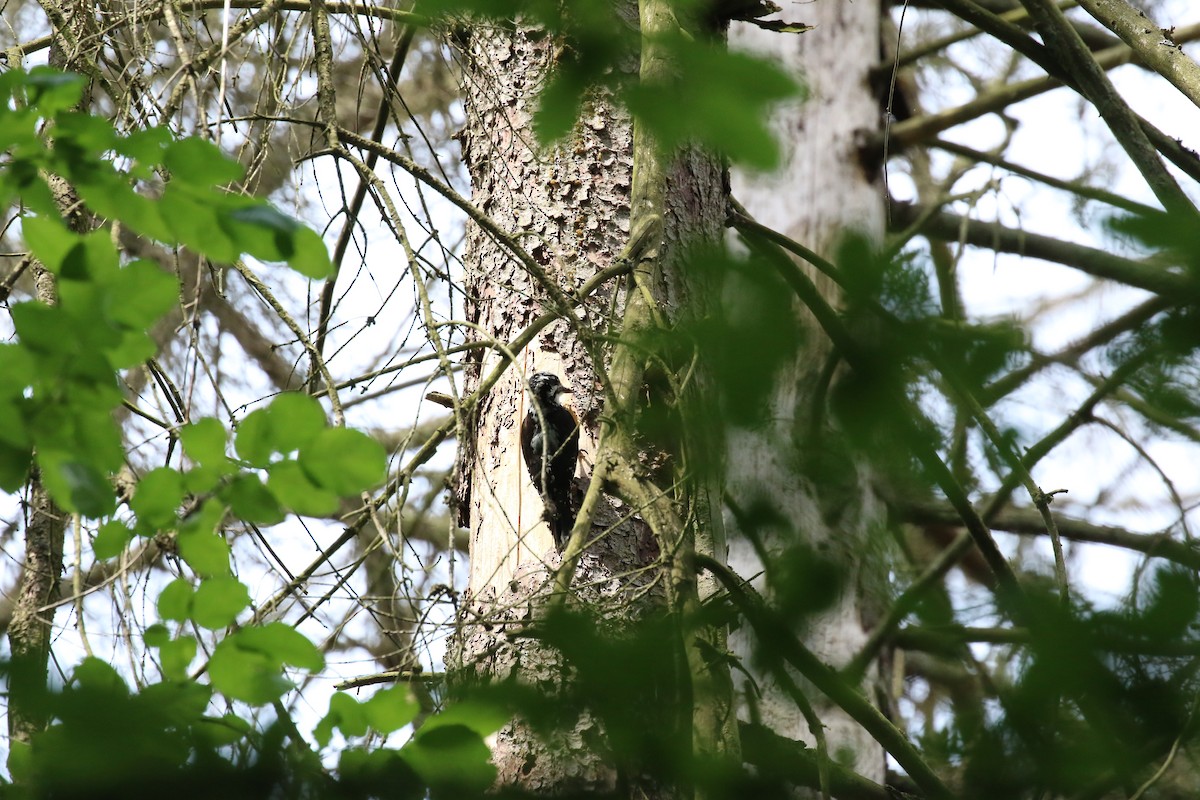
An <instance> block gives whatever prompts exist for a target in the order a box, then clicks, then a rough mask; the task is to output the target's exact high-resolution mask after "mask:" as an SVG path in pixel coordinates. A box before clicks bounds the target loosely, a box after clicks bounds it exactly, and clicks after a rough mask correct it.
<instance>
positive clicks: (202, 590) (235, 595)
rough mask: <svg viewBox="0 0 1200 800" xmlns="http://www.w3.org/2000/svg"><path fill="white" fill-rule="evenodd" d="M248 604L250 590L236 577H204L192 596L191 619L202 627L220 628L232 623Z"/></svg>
mask: <svg viewBox="0 0 1200 800" xmlns="http://www.w3.org/2000/svg"><path fill="white" fill-rule="evenodd" d="M248 605H250V592H249V591H247V589H246V587H245V585H244V584H242V582H241V581H239V580H238V579H237V578H233V577H230V576H228V575H218V576H216V577H213V578H205V579H204V580H203V581H201V583H200V586H198V587H197V588H196V594H195V596H194V597H193V598H192V619H193V620H195V622H196V624H197V625H199V626H200V627H202V628H208V629H209V630H214V631H215V630H220V629H221V628H225V627H228V626H229V625H232V624H233V622H234V620H236V619H237V616H238V614H240V613H241V612H242V609H244V608H245V607H246V606H248Z"/></svg>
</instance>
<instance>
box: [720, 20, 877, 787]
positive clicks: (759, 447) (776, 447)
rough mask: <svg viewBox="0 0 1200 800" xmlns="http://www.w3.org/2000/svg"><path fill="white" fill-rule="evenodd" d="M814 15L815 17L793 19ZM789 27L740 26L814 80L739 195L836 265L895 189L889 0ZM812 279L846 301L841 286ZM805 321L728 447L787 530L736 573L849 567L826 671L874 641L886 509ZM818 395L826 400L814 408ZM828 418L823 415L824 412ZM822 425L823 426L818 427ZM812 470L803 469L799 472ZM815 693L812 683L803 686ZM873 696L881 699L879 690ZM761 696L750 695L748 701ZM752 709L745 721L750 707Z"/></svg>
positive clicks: (775, 721)
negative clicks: (880, 94) (792, 555)
mask: <svg viewBox="0 0 1200 800" xmlns="http://www.w3.org/2000/svg"><path fill="white" fill-rule="evenodd" d="M800 13H802V14H803V19H802V20H793V19H791V18H790V17H791V16H795V15H796V14H800ZM785 16H787V17H788V18H789V21H803V22H805V23H807V24H810V25H814V26H815V28H814V29H813V30H811V31H809V32H807V33H804V34H800V35H786V34H784V35H781V34H778V33H774V32H769V31H764V30H762V29H760V28H757V27H754V26H751V25H747V24H735V25H734V26H733V28H731V30H730V46H731V47H736V48H741V49H745V50H749V51H752V52H754V53H755V54H757V55H759V56H761V57H765V58H767V59H768V60H771V61H773V62H774V63H776V64H779V65H781V66H782V67H784V68H785V69H788V70H790V71H792V72H793V74H795V75H797V76H798V77H799V78H801V79H802V80H803V82H804V83H805V84H806V85H807V87H808V94H809V97H808V99H807V100H806V101H804V102H803V103H797V104H793V105H790V106H788V107H785V108H783V109H781V110H779V111H777V112H776V115H775V117H774V119H773V121H772V125H773V128H774V131H775V134H776V138H777V140H778V141H779V142H780V144H781V146H782V148H783V151H782V152H783V166H782V168H781V169H780V170H779V171H778V172H775V173H772V174H771V175H768V176H761V175H749V174H745V173H743V172H735V173H734V174H733V176H732V180H731V185H732V193H733V196H734V198H735V199H736V200H738V201H740V202H741V203H742V204H743V205H744V206H745V208H746V210H747V211H748V212H749V213H750V214H751V215H752V216H753V217H754V218H755V219H757V220H758V221H759V222H761V223H763V224H764V225H766V226H768V227H770V228H772V229H774V230H777V231H779V232H781V233H783V234H785V235H787V236H788V237H790V238H792V239H794V240H795V241H798V242H800V243H802V244H804V245H805V246H807V247H808V248H810V249H812V250H814V251H816V252H817V253H818V254H820V255H822V256H825V257H826V258H833V257H834V256H835V250H836V247H837V243H838V240H839V237H840V236H841V235H842V233H843V232H844V231H846V230H847V229H857V230H858V231H859V232H861V233H864V234H866V235H867V236H868V237H870V238H871V239H873V240H877V241H878V240H880V239H881V238H882V236H883V233H884V209H885V205H884V190H883V186H882V183H881V182H880V181H879V180H878V175H877V174H876V171H875V170H873V169H869V168H868V167H865V166H864V164H863V161H862V159H861V158H860V156H859V152H858V149H857V145H856V143H857V142H860V141H862V135H861V134H862V132H863V131H868V132H874V131H876V130H877V129H878V128H879V127H880V123H881V110H880V104H879V100H878V98H877V96H876V95H875V93H874V92H873V91H872V88H871V86H870V85H869V83H868V70H869V69H870V68H871V66H873V65H874V64H875V62H876V60H877V58H878V55H879V53H880V38H879V37H880V25H881V18H880V4H879V2H878V1H877V0H857V2H848V0H819V1H818V2H816V3H812V4H808V5H804V6H798V7H796V8H795V9H790V8H789V9H788V10H787V11H786V12H785ZM810 274H813V279H814V281H815V282H816V283H817V285H818V286H819V287H820V288H821V289H822V291H823V292H824V293H825V294H826V297H827V298H829V299H830V300H831V301H832V302H833V303H834V304H835V305H836V303H837V299H836V292H835V290H834V286H833V284H832V282H831V281H830V280H829V279H828V278H825V277H824V276H823V275H820V274H815V273H814V272H813V271H811V270H810ZM796 316H797V320H798V323H797V324H799V325H804V326H806V327H807V328H808V329H809V336H808V338H807V345H806V346H805V347H802V348H801V349H800V350H799V352H798V356H797V358H796V360H795V361H794V363H792V364H790V365H788V366H787V367H785V368H784V369H782V370H781V371H780V373H779V374H778V376H777V380H776V382H775V388H774V391H773V393H772V400H771V410H770V413H769V415H768V419H769V420H770V422H768V423H766V424H765V425H763V426H761V427H759V428H757V429H753V430H750V429H745V428H743V429H732V430H731V433H730V444H729V450H728V453H729V455H728V459H729V464H728V473H729V476H730V479H729V482H728V485H727V487H726V488H727V491H728V493H729V495H730V496H731V498H732V499H733V501H734V504H735V506H736V507H738V508H742V509H747V508H753V507H755V504H756V503H760V502H765V503H767V504H768V506H770V507H772V508H774V509H775V511H776V512H777V513H778V515H779V518H781V519H783V520H787V521H788V524H786V525H784V526H780V527H769V528H765V529H760V530H758V531H757V533H756V535H757V536H759V537H760V538H761V539H762V540H763V541H762V546H763V547H764V549H765V551H766V553H767V554H768V558H767V559H766V563H765V564H764V561H763V559H762V558H760V556H759V554H758V553H757V552H756V550H755V547H754V546H753V544H752V538H751V536H748V535H746V534H747V533H753V532H747V531H742V532H741V534H742V535H738V533H737V532H735V527H736V519H733V520H731V533H730V565H731V566H732V567H733V568H734V569H735V570H736V571H737V572H738V573H739V574H741V575H743V576H754V575H758V576H760V577H759V578H758V579H757V580H756V581H755V583H756V586H757V588H759V589H760V591H763V592H764V593H767V594H769V591H770V589H769V587H770V576H771V574H772V573H771V569H772V565H773V562H774V563H779V560H780V559H781V558H782V557H783V556H782V554H783V553H784V552H785V551H786V550H787V549H788V547H789V546H791V545H794V544H795V543H796V542H802V543H805V544H807V545H809V546H811V547H812V548H813V549H814V551H815V552H816V553H819V554H822V555H824V556H826V557H829V558H831V559H832V560H833V561H834V562H835V563H836V564H838V565H840V566H841V567H842V568H843V570H844V574H843V576H842V582H841V591H840V592H839V593H838V595H837V599H836V601H835V602H834V604H833V605H832V607H830V608H828V609H827V610H825V611H824V612H822V613H821V614H819V615H817V616H816V617H815V618H809V619H807V620H806V622H807V628H806V634H805V643H806V644H807V646H808V647H809V648H811V649H812V650H813V651H814V652H815V653H816V654H817V655H818V656H819V657H821V658H822V659H823V660H824V661H825V662H826V663H829V664H831V665H834V666H841V665H844V664H846V662H848V661H849V660H850V659H851V658H852V657H853V656H854V654H855V653H856V652H857V651H858V649H859V648H860V647H861V646H862V644H863V642H864V640H865V635H866V632H865V630H864V628H869V617H870V614H871V612H870V609H869V605H870V598H869V597H867V596H866V595H865V592H864V591H863V587H866V586H869V585H871V581H870V580H869V576H870V575H871V574H872V573H871V570H872V569H873V568H877V567H878V565H873V564H872V563H870V562H871V560H870V559H869V558H867V557H865V554H868V553H870V552H872V547H871V544H870V542H869V537H870V535H871V534H872V529H873V528H877V527H878V526H879V525H880V523H881V521H882V516H883V512H882V509H881V508H880V505H879V503H878V501H877V500H876V499H875V497H874V495H873V494H872V492H871V489H870V487H869V485H868V480H867V478H868V476H867V474H866V472H865V469H864V468H863V466H862V465H861V464H857V463H855V462H854V461H853V460H852V459H851V458H850V457H849V456H848V455H843V454H841V453H840V452H839V451H838V450H837V449H836V448H834V447H832V446H831V444H830V443H831V442H832V441H836V439H837V435H836V433H834V434H832V435H825V436H823V437H820V438H815V439H814V437H812V435H811V433H812V431H813V430H814V429H815V430H823V429H825V428H826V426H827V423H826V422H825V421H824V420H820V419H817V420H814V419H813V414H814V411H813V409H814V407H815V408H816V409H822V408H824V403H823V402H822V398H819V397H817V398H814V396H813V393H814V389H813V388H812V387H817V388H816V391H824V389H822V388H821V387H823V386H827V384H828V381H825V380H823V379H822V371H823V370H825V369H826V367H827V360H828V353H829V348H828V345H827V340H825V338H824V336H823V335H822V334H821V332H820V331H819V329H817V328H816V326H815V325H814V324H813V323H812V322H811V321H810V320H811V318H810V317H809V316H808V315H807V314H806V313H805V312H804V310H803V309H802V308H800V306H799V303H797V309H796ZM814 401H816V402H815V403H814ZM816 413H823V412H821V411H820V410H818V411H817V412H816ZM814 426H815V428H814ZM795 464H805V465H808V466H807V469H806V474H801V475H798V474H797V472H796V469H795V467H794V466H793V465H795ZM730 638H731V644H732V646H733V649H734V650H735V652H737V653H738V655H739V656H741V657H742V659H743V661H744V662H745V663H746V664H750V663H751V659H750V652H751V649H752V641H751V640H750V638H749V637H748V636H747V635H746V632H745V629H744V628H743V629H741V630H739V631H738V632H736V633H735V634H734V635H733V636H731V637H730ZM757 678H758V680H759V684H760V688H761V689H762V690H763V695H762V697H761V698H760V699H758V700H757V701H756V702H755V703H754V705H755V706H756V712H757V715H758V717H759V719H760V720H761V722H762V723H763V724H764V725H765V726H767V727H768V728H770V729H772V730H773V731H774V732H775V733H777V734H780V735H782V736H787V737H789V738H792V739H800V740H805V741H807V742H810V743H811V742H813V741H814V737H813V734H812V731H810V725H809V723H808V722H806V721H805V718H804V716H803V714H802V712H801V710H800V709H799V708H798V707H797V704H796V703H795V702H794V701H793V699H792V698H791V697H790V696H789V695H788V694H787V693H786V692H784V691H782V690H781V688H780V687H779V686H778V685H777V684H776V683H775V681H773V680H772V679H771V678H770V677H769V676H761V675H760V676H757ZM801 685H803V682H801ZM866 693H867V695H868V697H870V696H871V694H870V692H869V691H867V692H866ZM808 695H809V699H810V701H812V703H813V705H814V706H815V707H816V711H817V714H816V716H817V717H818V718H819V719H820V721H821V723H822V724H823V725H824V726H825V727H826V729H827V730H826V732H825V738H826V743H827V747H828V751H829V755H830V756H831V757H834V758H837V759H838V760H844V759H846V758H848V757H849V758H852V759H853V763H852V766H853V768H854V769H855V770H856V771H858V772H859V774H861V775H863V776H864V777H867V778H870V779H871V780H874V781H876V782H882V779H883V772H884V758H883V751H882V749H881V748H880V747H879V745H878V744H877V743H875V742H874V741H873V740H872V739H871V737H870V736H868V735H867V734H866V732H865V731H864V730H863V729H862V728H861V727H860V726H858V724H857V723H855V722H854V721H852V720H851V719H849V718H848V717H847V716H846V715H845V714H843V713H841V712H840V710H839V709H837V708H834V707H829V705H828V704H827V703H822V702H821V701H822V699H823V698H821V697H819V696H817V695H816V694H815V692H808ZM746 699H747V700H748V698H746ZM748 705H749V703H748V702H747V705H746V706H744V707H743V713H748Z"/></svg>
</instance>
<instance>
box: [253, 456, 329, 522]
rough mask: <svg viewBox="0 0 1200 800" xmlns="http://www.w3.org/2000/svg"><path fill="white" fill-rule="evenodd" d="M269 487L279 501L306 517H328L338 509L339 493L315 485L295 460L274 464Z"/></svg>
mask: <svg viewBox="0 0 1200 800" xmlns="http://www.w3.org/2000/svg"><path fill="white" fill-rule="evenodd" d="M267 488H268V489H270V490H271V493H272V494H273V495H275V497H277V498H279V502H281V503H283V504H284V505H285V506H287V507H288V508H290V509H292V510H293V511H295V512H296V513H297V514H300V515H301V516H305V517H327V516H329V515H330V514H332V513H334V512H335V511H337V510H338V506H339V502H338V498H337V495H335V494H334V493H333V492H329V491H326V490H324V489H322V488H320V487H318V486H315V485H314V484H313V483H312V481H310V480H309V479H308V477H307V476H306V475H305V474H304V470H303V469H301V468H300V465H299V464H297V463H296V462H295V461H281V462H279V463H277V464H272V465H271V468H270V469H269V470H268V476H267Z"/></svg>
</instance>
